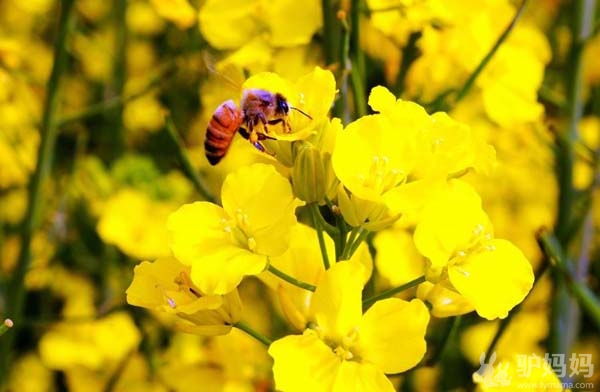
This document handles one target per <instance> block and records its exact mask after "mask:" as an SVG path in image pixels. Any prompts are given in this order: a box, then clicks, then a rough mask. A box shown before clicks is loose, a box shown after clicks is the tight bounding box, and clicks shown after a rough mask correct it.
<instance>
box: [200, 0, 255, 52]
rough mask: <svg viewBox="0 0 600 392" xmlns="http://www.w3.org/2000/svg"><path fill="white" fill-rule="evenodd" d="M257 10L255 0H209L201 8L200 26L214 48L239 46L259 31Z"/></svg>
mask: <svg viewBox="0 0 600 392" xmlns="http://www.w3.org/2000/svg"><path fill="white" fill-rule="evenodd" d="M256 10H257V8H256V2H255V1H246V0H231V1H222V0H207V1H206V2H204V5H203V6H202V7H201V8H200V12H199V14H198V19H199V21H198V27H199V28H200V32H201V33H202V35H203V36H204V38H206V40H207V41H208V42H209V43H210V44H211V46H213V47H214V48H216V49H235V48H239V47H240V46H242V45H244V44H245V43H246V42H248V37H253V36H254V35H255V34H256V33H257V32H258V28H259V27H258V24H257V23H256ZM232 26H235V28H232Z"/></svg>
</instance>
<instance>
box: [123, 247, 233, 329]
mask: <svg viewBox="0 0 600 392" xmlns="http://www.w3.org/2000/svg"><path fill="white" fill-rule="evenodd" d="M127 302H128V303H129V304H131V305H135V306H141V307H144V308H147V309H150V310H155V311H157V312H163V313H166V314H169V315H174V316H176V318H175V327H176V328H177V329H179V330H182V331H186V332H190V333H192V332H193V333H198V334H202V335H221V334H226V333H228V332H229V331H230V330H231V326H232V325H233V324H235V323H236V322H237V321H238V320H239V317H240V313H241V306H242V304H241V302H240V299H239V296H238V293H237V291H236V290H234V291H232V292H230V293H228V294H227V295H225V296H221V295H205V294H204V293H202V292H201V291H200V290H199V289H198V288H197V287H195V286H194V284H193V283H192V281H191V279H190V268H189V267H187V266H184V265H182V264H180V263H179V262H178V261H177V260H174V259H172V258H162V259H158V260H156V261H154V262H153V263H150V262H147V261H144V262H142V263H141V264H140V265H138V266H137V267H135V270H134V278H133V282H131V286H129V288H128V289H127Z"/></svg>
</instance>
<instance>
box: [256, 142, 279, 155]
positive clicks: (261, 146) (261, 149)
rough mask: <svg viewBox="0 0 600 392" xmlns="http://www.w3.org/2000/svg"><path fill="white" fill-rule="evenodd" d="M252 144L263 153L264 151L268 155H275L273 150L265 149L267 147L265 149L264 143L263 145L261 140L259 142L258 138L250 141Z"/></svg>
mask: <svg viewBox="0 0 600 392" xmlns="http://www.w3.org/2000/svg"><path fill="white" fill-rule="evenodd" d="M252 145H253V146H254V147H255V148H256V149H257V150H258V151H260V152H264V153H266V154H269V155H271V156H273V157H274V156H275V153H274V152H272V151H269V150H267V149H266V147H265V146H264V145H263V144H262V143H261V142H259V141H258V140H257V141H255V142H254V143H252Z"/></svg>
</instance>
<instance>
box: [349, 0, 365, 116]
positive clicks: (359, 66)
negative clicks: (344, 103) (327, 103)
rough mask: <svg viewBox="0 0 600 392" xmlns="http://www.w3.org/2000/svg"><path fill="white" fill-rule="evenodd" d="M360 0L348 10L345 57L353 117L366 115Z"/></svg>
mask: <svg viewBox="0 0 600 392" xmlns="http://www.w3.org/2000/svg"><path fill="white" fill-rule="evenodd" d="M361 3H362V1H361V0H352V3H351V8H350V25H351V30H350V45H349V46H350V47H349V53H348V54H347V56H348V57H349V58H350V62H351V65H350V67H351V70H350V72H351V81H352V93H353V95H354V108H355V110H356V113H355V116H356V117H357V118H358V117H362V116H364V115H366V114H367V98H366V94H365V56H364V54H363V52H362V50H361V47H360V17H361V15H360V14H361V12H360V11H361Z"/></svg>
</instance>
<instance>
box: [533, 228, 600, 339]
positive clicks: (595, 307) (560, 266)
mask: <svg viewBox="0 0 600 392" xmlns="http://www.w3.org/2000/svg"><path fill="white" fill-rule="evenodd" d="M539 242H540V245H541V247H542V250H543V251H544V254H545V255H546V256H547V257H548V258H549V259H550V260H551V261H552V262H553V266H554V267H555V268H556V270H557V271H558V272H559V274H560V275H561V276H562V278H563V279H564V282H565V284H566V286H567V288H568V289H569V291H570V292H571V294H572V295H573V296H574V297H575V299H576V300H577V302H578V303H579V305H580V306H581V307H582V308H583V309H584V310H585V311H586V313H587V315H588V316H589V317H590V318H591V319H592V321H593V322H594V323H595V324H596V327H597V328H598V329H599V330H600V300H599V299H598V298H597V297H596V296H595V294H594V292H593V291H592V290H590V288H589V287H588V286H587V285H586V284H585V283H584V282H580V281H578V280H577V278H576V277H575V274H574V272H573V271H572V269H573V267H574V265H573V263H572V261H571V260H569V257H568V256H567V255H566V254H565V252H564V250H563V248H562V246H561V244H560V241H559V240H558V238H557V237H556V236H554V235H552V234H551V233H548V232H543V233H541V234H540V236H539Z"/></svg>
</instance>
